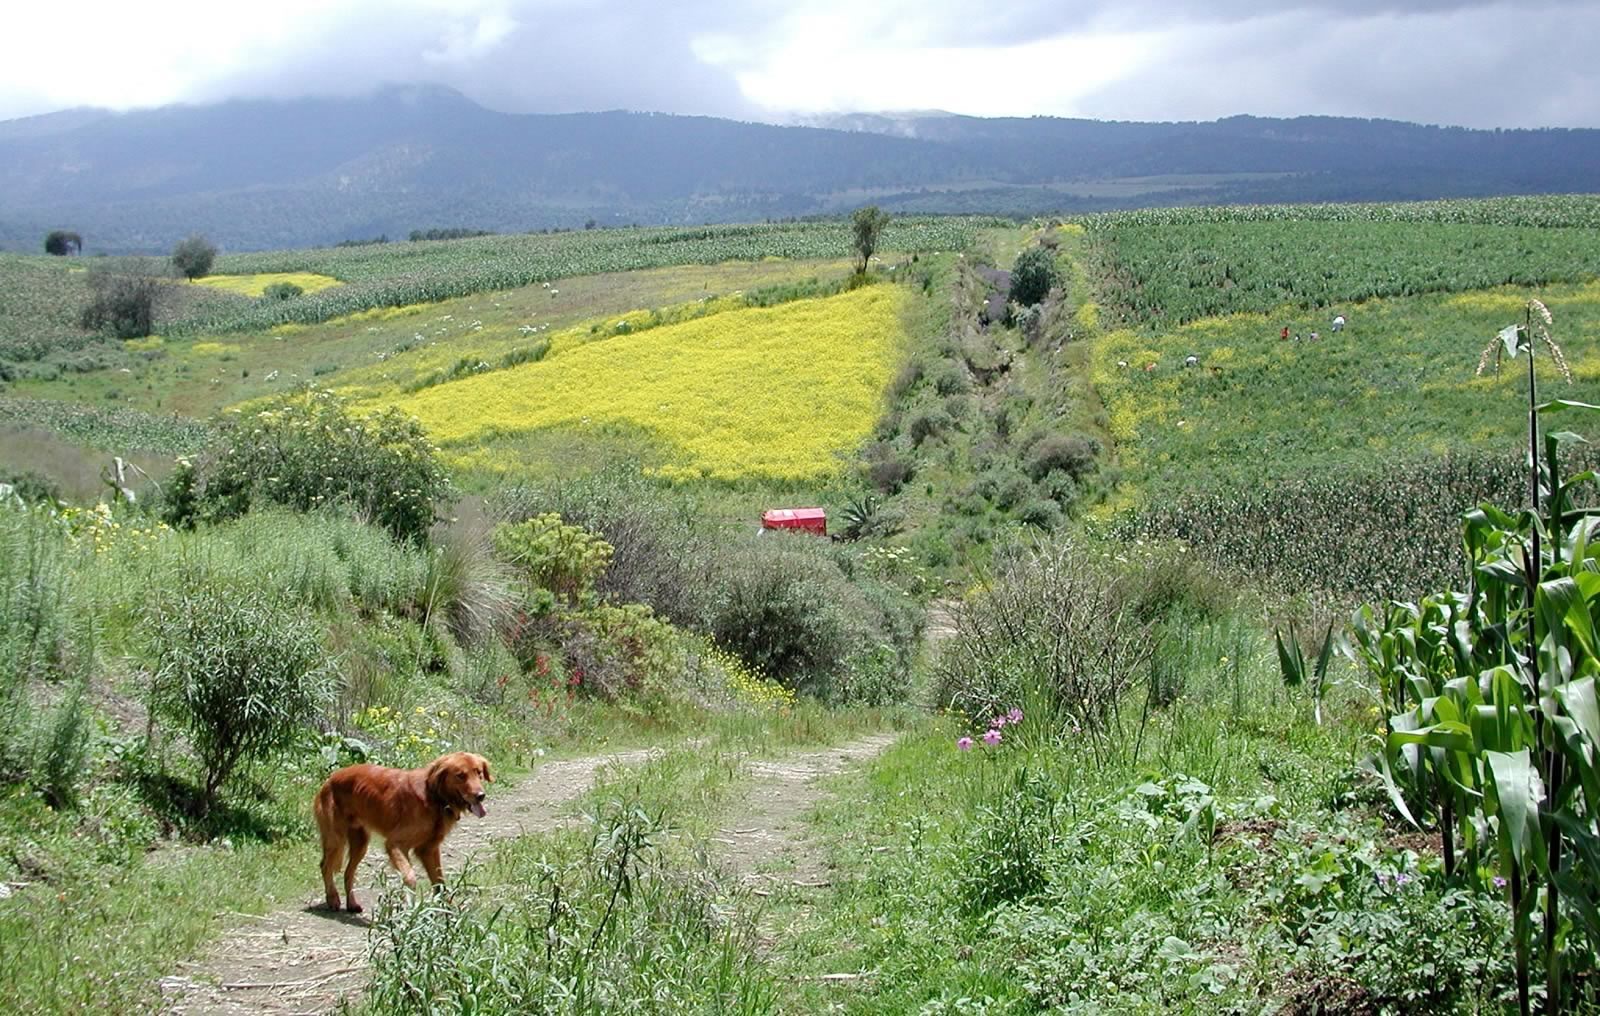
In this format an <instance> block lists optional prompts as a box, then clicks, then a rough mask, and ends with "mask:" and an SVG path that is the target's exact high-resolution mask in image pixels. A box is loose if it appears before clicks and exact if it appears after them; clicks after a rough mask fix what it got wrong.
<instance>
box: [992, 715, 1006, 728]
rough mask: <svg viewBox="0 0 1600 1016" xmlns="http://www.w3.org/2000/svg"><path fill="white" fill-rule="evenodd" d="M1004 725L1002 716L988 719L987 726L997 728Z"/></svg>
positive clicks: (1004, 719)
mask: <svg viewBox="0 0 1600 1016" xmlns="http://www.w3.org/2000/svg"><path fill="white" fill-rule="evenodd" d="M1005 725H1006V718H1005V717H1004V716H996V717H995V718H994V719H992V720H990V721H989V726H991V727H993V728H995V729H996V730H999V729H1000V728H1001V727H1003V726H1005Z"/></svg>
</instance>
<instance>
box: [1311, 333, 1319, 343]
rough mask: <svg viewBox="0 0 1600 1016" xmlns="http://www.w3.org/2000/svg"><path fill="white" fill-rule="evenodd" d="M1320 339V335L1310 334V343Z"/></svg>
mask: <svg viewBox="0 0 1600 1016" xmlns="http://www.w3.org/2000/svg"><path fill="white" fill-rule="evenodd" d="M1320 338H1322V336H1320V335H1318V334H1317V333H1316V332H1312V333H1311V341H1312V342H1315V341H1317V340H1318V339H1320Z"/></svg>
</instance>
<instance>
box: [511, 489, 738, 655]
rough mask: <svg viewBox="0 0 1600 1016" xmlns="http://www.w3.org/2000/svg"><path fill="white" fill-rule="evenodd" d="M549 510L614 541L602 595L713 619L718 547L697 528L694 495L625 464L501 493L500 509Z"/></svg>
mask: <svg viewBox="0 0 1600 1016" xmlns="http://www.w3.org/2000/svg"><path fill="white" fill-rule="evenodd" d="M545 512H553V513H556V514H559V515H560V517H561V518H562V519H563V520H564V521H566V522H567V523H569V524H571V525H577V526H582V527H583V528H584V529H586V530H588V531H589V532H591V533H595V534H598V535H599V536H600V537H601V538H602V539H604V540H605V542H606V543H608V544H610V545H611V548H612V551H611V561H610V564H609V565H608V566H607V567H606V568H605V569H604V570H603V571H601V572H600V573H599V574H598V575H597V576H596V577H595V579H594V591H595V594H596V596H598V597H599V598H601V599H603V600H608V601H610V602H613V603H643V604H647V605H649V606H650V607H651V608H652V609H653V610H655V612H656V613H657V614H658V615H660V616H661V617H664V618H666V619H667V620H669V621H671V622H672V623H674V624H677V625H681V626H683V627H686V628H691V629H694V630H697V631H706V630H708V629H709V626H710V618H711V609H712V608H711V603H712V600H713V598H714V593H715V587H716V584H717V580H716V578H715V572H716V567H717V565H716V554H715V552H714V551H713V549H712V548H711V547H710V545H709V541H707V540H706V539H704V538H702V537H701V536H700V535H699V534H698V533H697V532H696V531H695V528H694V521H695V518H696V517H697V515H698V512H697V510H696V506H695V505H694V504H693V502H692V501H689V500H687V499H684V498H682V497H678V496H674V495H672V494H669V493H667V492H664V491H663V490H662V488H661V487H659V486H657V485H655V484H653V483H651V482H650V481H648V480H646V479H645V478H644V477H642V476H640V475H639V473H638V470H636V469H631V468H627V467H622V468H617V469H609V470H603V471H601V472H599V473H595V474H593V475H591V476H586V477H581V478H578V479H572V480H563V481H561V482H559V483H553V484H549V485H545V486H539V487H523V488H519V489H517V490H514V491H511V492H509V493H507V494H505V495H503V497H502V504H501V506H500V509H499V514H500V515H501V516H502V517H504V518H507V519H510V520H513V521H518V522H520V521H522V520H525V519H528V518H531V517H533V516H535V515H538V514H540V513H545Z"/></svg>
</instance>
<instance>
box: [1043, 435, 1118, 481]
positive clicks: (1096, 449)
mask: <svg viewBox="0 0 1600 1016" xmlns="http://www.w3.org/2000/svg"><path fill="white" fill-rule="evenodd" d="M1099 456H1100V442H1098V441H1096V440H1095V439H1094V438H1092V437H1086V436H1084V435H1082V434H1045V435H1044V436H1042V437H1040V438H1039V439H1038V440H1037V441H1035V442H1034V443H1033V447H1031V448H1029V449H1028V455H1027V469H1028V475H1029V476H1032V477H1033V478H1034V479H1035V480H1042V479H1044V478H1045V477H1046V476H1047V475H1049V474H1050V473H1052V472H1061V473H1063V474H1065V475H1067V476H1068V477H1071V478H1072V479H1073V480H1078V479H1081V478H1082V477H1083V476H1085V475H1086V474H1088V473H1089V472H1091V471H1092V470H1093V469H1094V467H1095V461H1096V460H1097V459H1098V458H1099Z"/></svg>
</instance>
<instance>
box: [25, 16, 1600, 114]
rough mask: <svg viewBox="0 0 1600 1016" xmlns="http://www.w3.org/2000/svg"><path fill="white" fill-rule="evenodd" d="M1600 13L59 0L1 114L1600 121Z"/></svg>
mask: <svg viewBox="0 0 1600 1016" xmlns="http://www.w3.org/2000/svg"><path fill="white" fill-rule="evenodd" d="M1597 50H1600V0H1589V2H1559V0H1556V2H1548V3H1541V2H1537V0H1535V2H1521V3H1475V2H1471V0H1460V2H1451V0H1415V2H1411V3H1401V2H1398V0H1322V2H1318V0H1304V2H1299V3H1294V2H1289V3H1265V2H1258V0H1211V2H1209V3H1199V2H1193V0H1189V2H1180V0H1087V2H1072V0H871V2H862V0H792V2H785V0H645V2H633V3H627V2H620V0H274V2H273V3H270V4H261V3H248V4H246V3H237V2H234V0H205V2H200V0H54V2H51V0H45V2H20V3H17V4H14V5H11V9H9V10H8V11H7V13H6V15H5V31H4V33H3V34H0V119H5V118H10V117H17V116H26V115H29V114H34V113H43V112H48V111H51V110H55V109H61V108H65V107H69V106H78V105H95V106H110V107H115V108H129V107H136V106H153V105H160V104H164V103H169V102H180V101H181V102H209V101H214V100H219V99H226V98H231V97H238V96H244V97H263V96H283V97H291V96H300V95H308V94H329V93H354V92H364V91H368V90H370V89H372V88H373V87H375V86H377V85H380V84H383V83H388V82H415V81H427V82H438V83H442V84H447V85H451V86H454V87H456V88H459V89H460V90H462V91H463V92H465V93H466V94H467V95H469V96H471V97H472V98H474V99H476V100H477V101H479V102H481V103H483V104H485V105H487V106H490V107H493V108H495V109H499V110H504V111H508V112H567V111H573V110H597V109H619V108H620V109H635V110H659V111H666V112H675V113H707V114H713V115H719V116H734V117H740V118H744V119H773V120H781V119H783V118H784V117H785V116H786V115H788V114H791V113H809V112H833V111H855V110H908V109H944V110H950V111H953V112H958V113H970V114H975V115H981V116H1001V115H1032V114H1049V115H1057V116H1088V117H1097V118H1102V119H1123V120H1196V119H1200V120H1209V119H1215V118H1217V117H1222V116H1229V115H1232V114H1235V113H1254V114H1258V115H1267V116H1293V115H1299V114H1305V113H1319V114H1335V115H1346V116H1367V117H1390V118H1394V119H1400V120H1414V121H1419V122H1423V123H1445V124H1463V125H1467V126H1473V127H1495V126H1502V127H1528V126H1570V127H1600V59H1596V51H1597Z"/></svg>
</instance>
